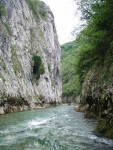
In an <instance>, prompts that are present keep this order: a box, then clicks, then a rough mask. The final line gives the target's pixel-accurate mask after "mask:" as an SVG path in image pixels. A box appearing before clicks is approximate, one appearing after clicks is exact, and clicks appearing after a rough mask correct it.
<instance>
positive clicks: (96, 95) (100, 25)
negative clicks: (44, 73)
mask: <svg viewBox="0 0 113 150" xmlns="http://www.w3.org/2000/svg"><path fill="white" fill-rule="evenodd" d="M77 3H78V6H79V9H80V10H81V13H82V19H83V20H84V19H85V21H86V25H85V26H84V28H83V30H82V31H81V32H80V34H79V35H78V37H77V38H76V40H75V41H73V42H71V43H67V44H64V45H62V62H63V63H62V76H63V96H64V97H70V96H74V97H76V96H78V95H80V105H81V107H79V110H83V111H85V114H86V117H89V118H91V117H97V118H98V124H97V127H96V130H97V131H99V133H101V134H102V135H104V136H106V137H109V138H113V19H112V18H113V1H110V0H91V1H89V0H77ZM67 60H68V62H69V63H65V62H67ZM69 68H70V69H69ZM75 101H76V99H75Z"/></svg>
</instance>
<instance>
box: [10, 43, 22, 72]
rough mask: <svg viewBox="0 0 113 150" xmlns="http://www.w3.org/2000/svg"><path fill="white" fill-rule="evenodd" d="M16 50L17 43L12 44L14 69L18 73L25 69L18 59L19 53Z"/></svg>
mask: <svg viewBox="0 0 113 150" xmlns="http://www.w3.org/2000/svg"><path fill="white" fill-rule="evenodd" d="M16 50H17V45H11V51H12V63H13V69H14V72H15V73H16V74H17V73H20V72H23V69H22V65H21V63H20V61H19V60H18V55H17V52H16Z"/></svg>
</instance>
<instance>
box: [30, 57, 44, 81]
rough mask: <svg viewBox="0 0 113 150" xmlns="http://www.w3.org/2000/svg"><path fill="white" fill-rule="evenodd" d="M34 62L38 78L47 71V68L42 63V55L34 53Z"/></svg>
mask: <svg viewBox="0 0 113 150" xmlns="http://www.w3.org/2000/svg"><path fill="white" fill-rule="evenodd" d="M33 62H34V66H33V74H34V76H35V77H36V78H37V79H39V78H40V75H41V74H44V73H45V68H44V65H43V63H42V59H41V57H40V56H37V55H34V56H33Z"/></svg>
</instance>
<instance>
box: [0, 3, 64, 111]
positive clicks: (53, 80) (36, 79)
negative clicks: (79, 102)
mask: <svg viewBox="0 0 113 150" xmlns="http://www.w3.org/2000/svg"><path fill="white" fill-rule="evenodd" d="M61 92H62V86H61V75H60V46H59V42H58V37H57V33H56V28H55V24H54V16H53V14H52V12H51V10H50V9H49V7H48V6H46V5H45V4H44V3H43V2H41V1H37V0H8V1H7V0H0V114H4V113H7V112H14V111H22V110H27V109H31V108H36V107H37V105H38V104H41V103H42V101H43V103H44V102H45V103H51V104H52V103H55V102H61Z"/></svg>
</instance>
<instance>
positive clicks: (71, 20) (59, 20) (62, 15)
mask: <svg viewBox="0 0 113 150" xmlns="http://www.w3.org/2000/svg"><path fill="white" fill-rule="evenodd" d="M42 1H44V2H45V3H46V4H47V5H48V6H49V7H50V8H51V10H52V12H53V14H54V17H55V24H56V29H57V33H58V37H59V42H60V44H64V43H67V42H69V41H72V39H73V37H72V35H71V32H72V31H73V30H74V28H75V27H78V26H79V16H78V15H77V6H76V4H75V2H74V1H73V0H42Z"/></svg>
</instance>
